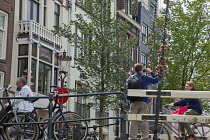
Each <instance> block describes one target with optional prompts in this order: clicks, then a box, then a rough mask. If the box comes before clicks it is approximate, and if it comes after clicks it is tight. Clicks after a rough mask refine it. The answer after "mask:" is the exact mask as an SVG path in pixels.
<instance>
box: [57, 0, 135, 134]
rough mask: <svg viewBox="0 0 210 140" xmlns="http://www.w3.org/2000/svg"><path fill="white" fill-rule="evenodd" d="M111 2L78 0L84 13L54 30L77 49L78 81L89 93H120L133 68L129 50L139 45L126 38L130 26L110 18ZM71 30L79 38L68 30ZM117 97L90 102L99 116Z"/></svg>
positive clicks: (114, 104) (112, 104) (101, 97)
mask: <svg viewBox="0 0 210 140" xmlns="http://www.w3.org/2000/svg"><path fill="white" fill-rule="evenodd" d="M111 3H112V2H111V1H110V0H87V1H85V2H83V1H80V0H78V1H77V4H78V5H79V6H80V7H81V9H82V10H84V11H85V12H86V14H84V15H82V14H77V15H76V17H77V20H74V21H71V25H64V27H59V28H58V30H57V31H58V33H59V34H60V35H61V36H64V37H66V38H68V40H69V42H70V43H72V45H74V47H75V49H77V50H79V52H80V54H79V57H78V60H77V64H76V67H77V69H78V70H79V71H80V74H81V75H80V79H81V81H82V82H83V83H85V84H87V85H89V87H91V92H109V91H119V90H120V87H122V86H125V80H126V78H127V77H128V71H127V70H128V68H130V67H131V66H132V65H133V62H132V61H130V60H131V51H132V49H134V48H135V47H136V46H137V44H138V37H133V38H129V37H128V35H127V32H128V30H129V29H131V27H130V25H129V24H128V23H126V22H124V21H119V20H116V19H115V18H114V17H112V14H113V13H112V12H111ZM74 27H75V28H76V29H78V31H79V32H80V33H81V36H78V35H77V34H76V33H74V32H72V31H71V28H74ZM116 98H117V96H115V95H110V96H95V98H94V100H93V102H94V103H98V104H97V106H95V107H96V108H97V109H98V110H99V112H98V113H99V117H102V115H103V112H105V111H107V110H109V109H110V108H112V109H113V107H114V106H116V105H117V102H116ZM100 123H102V121H101V122H100ZM100 134H101V130H100Z"/></svg>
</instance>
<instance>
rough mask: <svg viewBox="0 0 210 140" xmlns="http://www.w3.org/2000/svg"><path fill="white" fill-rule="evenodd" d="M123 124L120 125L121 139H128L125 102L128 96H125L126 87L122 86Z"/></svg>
mask: <svg viewBox="0 0 210 140" xmlns="http://www.w3.org/2000/svg"><path fill="white" fill-rule="evenodd" d="M121 92H122V94H121V105H120V106H121V117H122V118H121V124H120V125H121V126H120V131H121V132H120V140H126V134H125V133H126V118H125V117H126V116H125V102H126V98H125V89H124V88H123V87H122V88H121Z"/></svg>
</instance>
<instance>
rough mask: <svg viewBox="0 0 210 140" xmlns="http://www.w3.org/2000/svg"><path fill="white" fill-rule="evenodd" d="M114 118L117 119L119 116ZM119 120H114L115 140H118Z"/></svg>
mask: <svg viewBox="0 0 210 140" xmlns="http://www.w3.org/2000/svg"><path fill="white" fill-rule="evenodd" d="M116 117H119V115H116ZM119 123H120V122H119V119H116V127H115V140H119V139H120V138H119Z"/></svg>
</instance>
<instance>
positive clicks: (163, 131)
mask: <svg viewBox="0 0 210 140" xmlns="http://www.w3.org/2000/svg"><path fill="white" fill-rule="evenodd" d="M154 128H155V126H154V125H151V126H150V127H149V134H150V135H152V137H153V134H154ZM157 136H158V138H160V139H164V140H171V136H170V133H169V131H168V129H167V128H166V127H165V126H164V125H162V124H158V130H157Z"/></svg>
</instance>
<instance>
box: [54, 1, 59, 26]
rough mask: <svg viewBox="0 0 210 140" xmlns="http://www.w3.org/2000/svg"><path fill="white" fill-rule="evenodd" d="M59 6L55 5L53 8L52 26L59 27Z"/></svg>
mask: <svg viewBox="0 0 210 140" xmlns="http://www.w3.org/2000/svg"><path fill="white" fill-rule="evenodd" d="M59 17H60V5H58V4H57V3H55V6H54V26H59Z"/></svg>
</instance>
